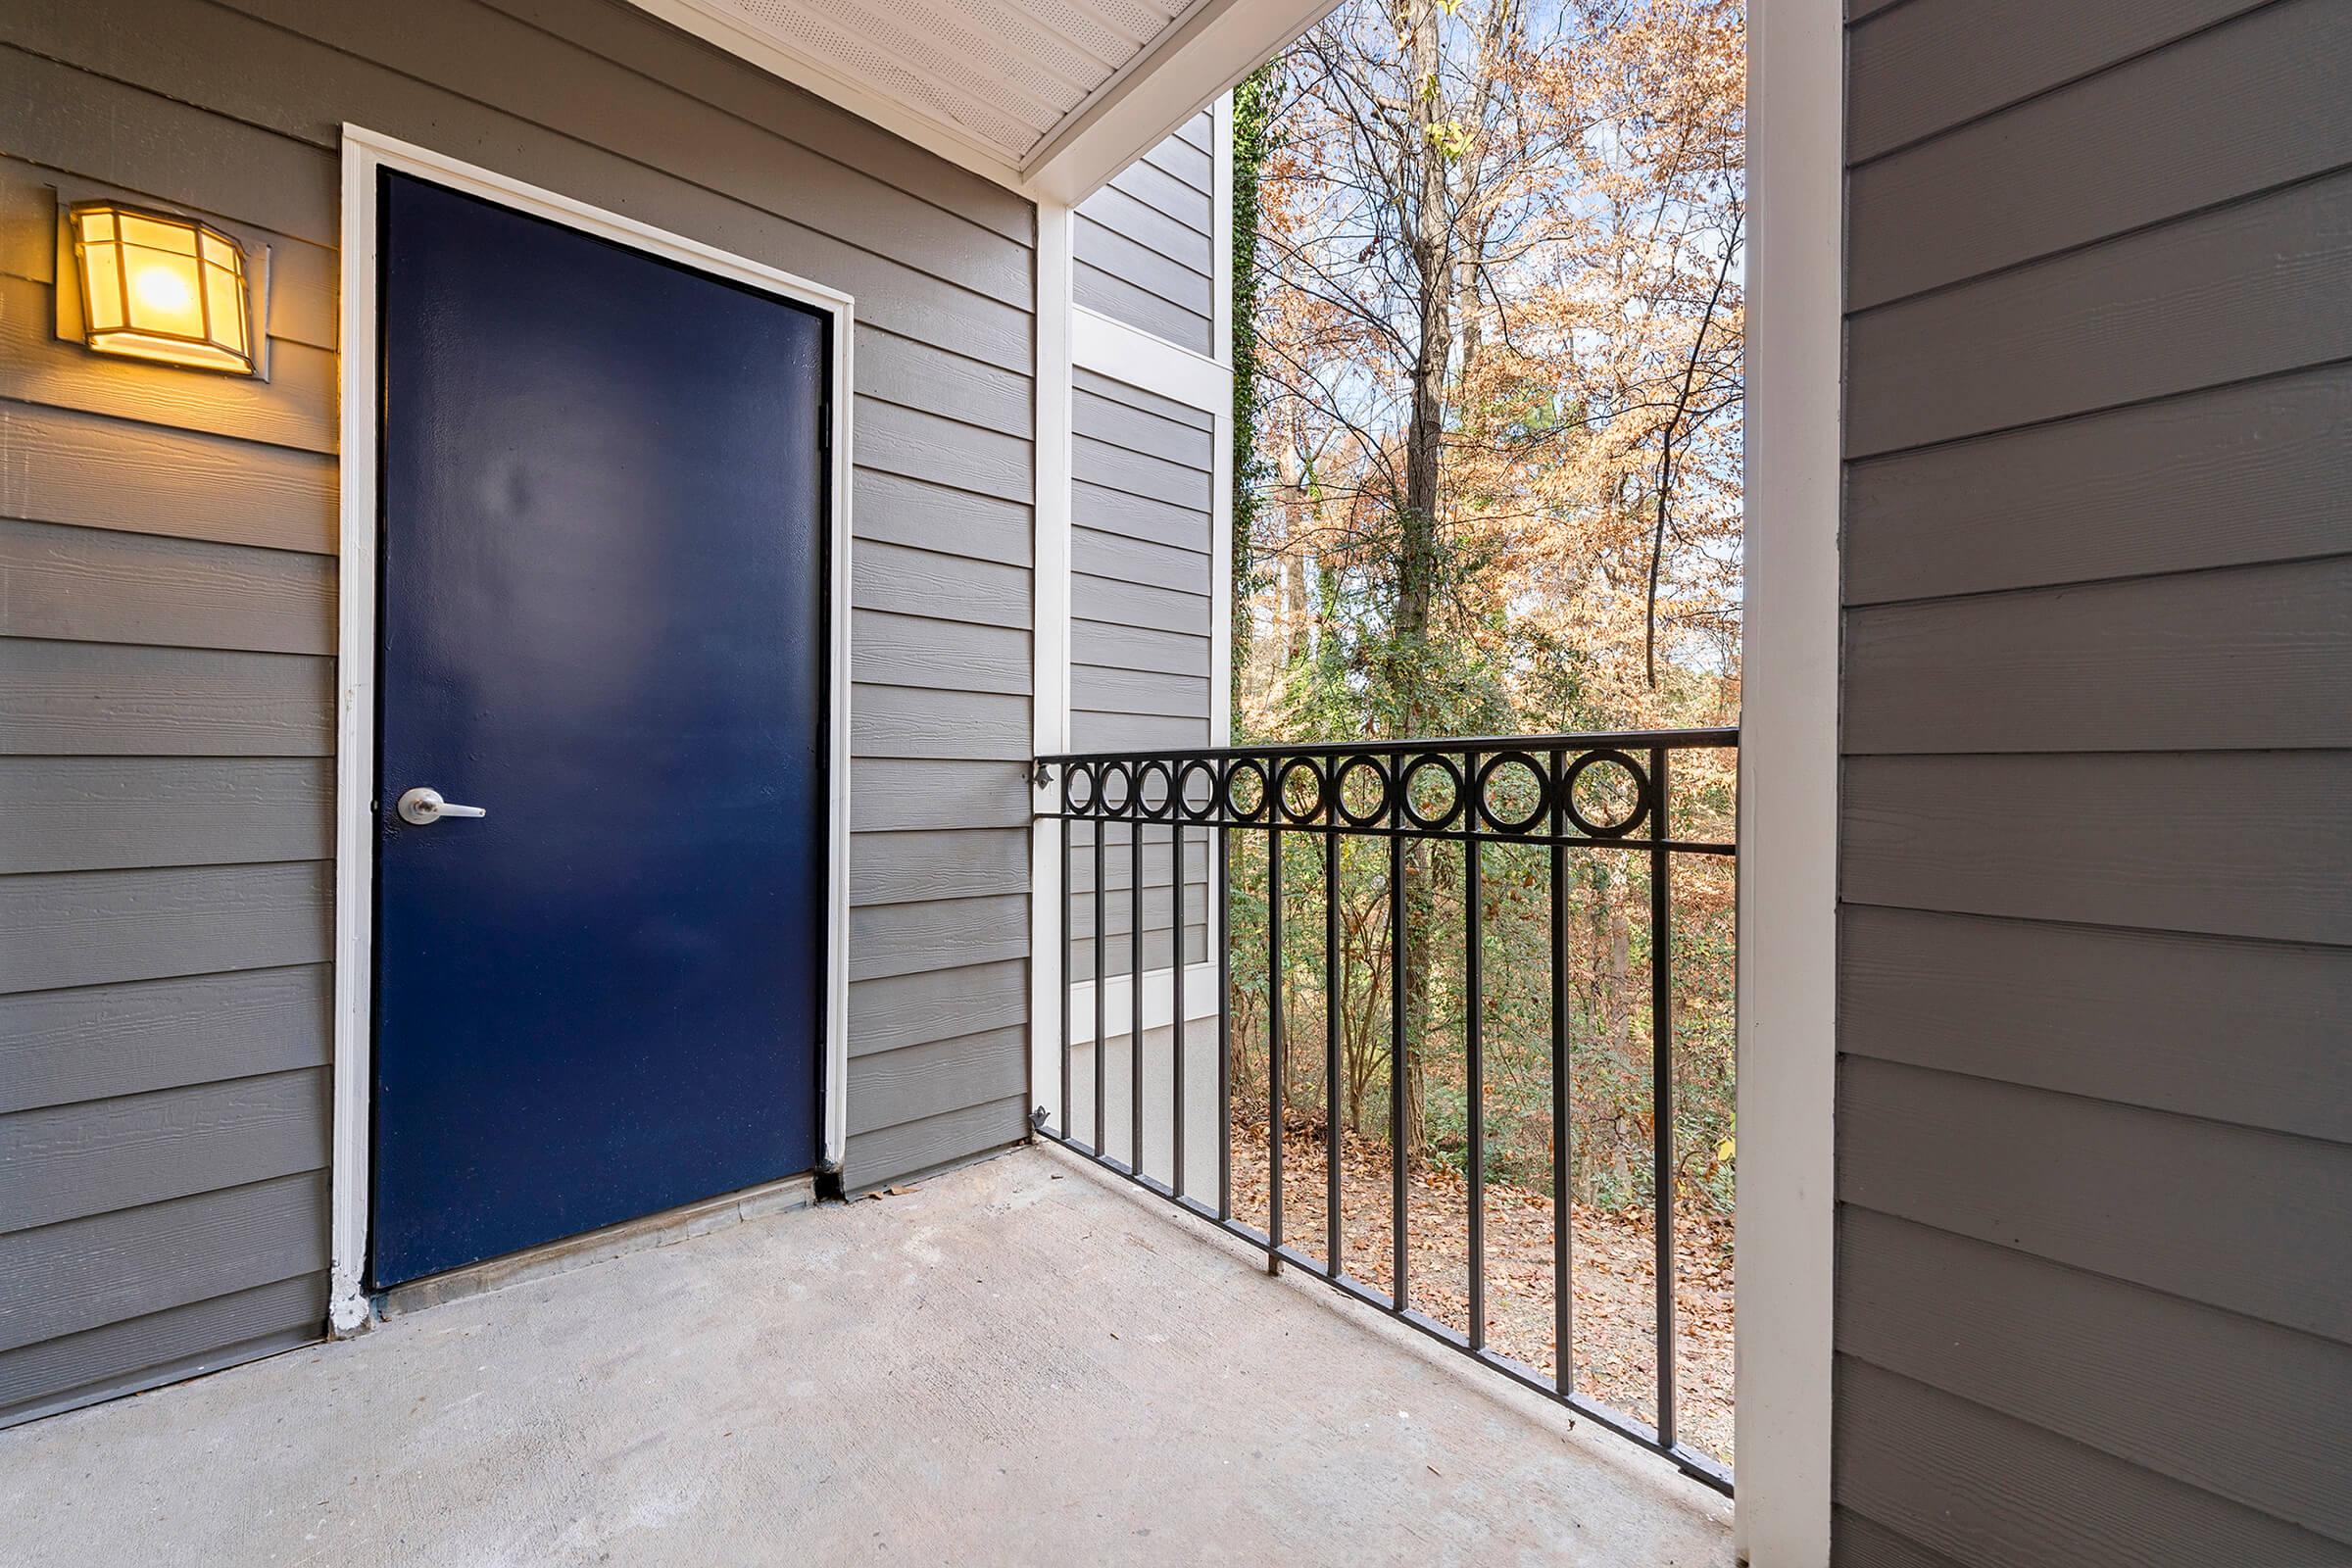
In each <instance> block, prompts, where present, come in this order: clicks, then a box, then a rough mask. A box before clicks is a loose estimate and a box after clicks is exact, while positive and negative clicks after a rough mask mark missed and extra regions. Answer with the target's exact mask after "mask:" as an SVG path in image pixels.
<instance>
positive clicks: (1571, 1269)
mask: <svg viewBox="0 0 2352 1568" xmlns="http://www.w3.org/2000/svg"><path fill="white" fill-rule="evenodd" d="M1567 784H1568V756H1567V754H1566V753H1565V752H1560V751H1554V752H1553V753H1552V754H1551V833H1552V845H1551V1338H1552V1387H1554V1388H1556V1389H1558V1390H1559V1391H1560V1393H1562V1394H1563V1395H1566V1394H1573V1393H1575V1392H1576V1370H1575V1368H1576V1289H1575V1287H1576V1258H1575V1254H1574V1253H1573V1252H1572V1251H1571V1250H1570V1242H1571V1240H1572V1238H1573V1232H1574V1229H1575V1222H1576V1216H1575V1205H1574V1204H1573V1203H1571V1202H1570V1201H1569V1198H1568V1153H1569V1147H1568V1126H1569V1123H1568V1114H1569V1104H1568V1100H1569V1078H1568V1048H1569V1029H1568V978H1569V977H1568V847H1567V846H1566V845H1565V844H1562V843H1560V842H1559V841H1560V839H1561V838H1562V837H1564V836H1565V835H1566V833H1567V831H1568V812H1567V809H1566V795H1565V791H1566V789H1567Z"/></svg>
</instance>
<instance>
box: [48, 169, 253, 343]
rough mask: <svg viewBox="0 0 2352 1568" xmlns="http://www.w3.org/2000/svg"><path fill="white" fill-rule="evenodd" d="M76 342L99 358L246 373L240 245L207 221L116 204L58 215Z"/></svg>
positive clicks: (247, 318) (249, 314) (83, 206)
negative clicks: (74, 289)
mask: <svg viewBox="0 0 2352 1568" xmlns="http://www.w3.org/2000/svg"><path fill="white" fill-rule="evenodd" d="M67 224H68V226H69V227H70V228H71V230H72V232H73V259H74V262H75V264H76V266H77V267H78V269H79V270H80V272H81V309H82V339H81V340H82V341H83V342H84V343H86V344H88V345H89V346H90V347H91V348H93V349H95V350H97V351H98V352H100V353H102V354H126V355H130V356H132V357H134V358H137V359H142V360H161V361H162V362H164V363H165V364H167V365H184V366H191V367H194V368H198V369H206V370H227V371H230V372H232V373H233V374H237V375H251V374H253V373H254V366H253V311H252V306H251V302H250V299H249V290H248V288H247V284H246V275H245V250H244V247H243V246H241V245H239V244H238V243H237V242H236V241H235V240H233V239H231V238H229V237H228V236H227V235H226V234H223V233H221V231H220V230H219V229H217V228H215V227H213V226H212V225H211V224H209V223H200V222H198V221H196V220H194V219H192V218H175V217H173V216H172V215H170V214H168V213H152V212H145V211H142V210H140V209H138V208H135V207H126V206H123V204H121V203H119V202H77V203H75V204H74V205H73V208H71V209H70V210H69V211H68V213H67Z"/></svg>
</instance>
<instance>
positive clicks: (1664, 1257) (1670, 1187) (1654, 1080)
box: [1649, 746, 1675, 1448]
mask: <svg viewBox="0 0 2352 1568" xmlns="http://www.w3.org/2000/svg"><path fill="white" fill-rule="evenodd" d="M1667 788H1668V781H1667V777H1666V749H1665V748H1664V747H1662V746H1653V747H1651V748H1650V752H1649V789H1650V797H1649V798H1650V819H1649V836H1650V840H1651V842H1652V843H1653V844H1654V845H1655V846H1656V848H1653V849H1652V850H1651V851H1650V852H1649V1118H1650V1189H1651V1190H1650V1201H1651V1203H1652V1204H1653V1205H1654V1209H1655V1217H1654V1219H1653V1220H1652V1224H1653V1225H1654V1226H1655V1227H1656V1230H1657V1244H1658V1251H1657V1270H1656V1271H1657V1292H1656V1295H1657V1308H1658V1331H1657V1332H1658V1443H1659V1446H1662V1447H1669V1448H1671V1447H1673V1446H1674V1442H1675V1438H1674V892H1673V886H1672V883H1671V881H1670V877H1671V874H1672V867H1673V863H1674V862H1673V858H1672V856H1671V854H1670V853H1669V852H1668V851H1667V849H1666V848H1665V846H1666V844H1667V843H1668V842H1669V839H1670V837H1671V835H1669V834H1668V832H1667V830H1666V800H1667Z"/></svg>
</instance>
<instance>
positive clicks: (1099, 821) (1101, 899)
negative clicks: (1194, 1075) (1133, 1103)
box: [1092, 767, 1110, 1159]
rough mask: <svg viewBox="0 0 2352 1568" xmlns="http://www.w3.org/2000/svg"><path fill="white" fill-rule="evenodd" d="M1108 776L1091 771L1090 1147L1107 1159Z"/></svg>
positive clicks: (1103, 771)
mask: <svg viewBox="0 0 2352 1568" xmlns="http://www.w3.org/2000/svg"><path fill="white" fill-rule="evenodd" d="M1109 774H1110V769H1109V768H1107V767H1098V768H1096V769H1095V808H1096V809H1095V823H1094V827H1095V891H1094V907H1093V910H1092V913H1093V916H1094V930H1095V1125H1094V1146H1095V1153H1096V1154H1097V1155H1098V1156H1100V1157H1102V1158H1104V1159H1107V1158H1109V1157H1110V1135H1109V1133H1108V1131H1107V1130H1106V1129H1107V1128H1108V1126H1109V1123H1108V1121H1107V1119H1106V1118H1107V1117H1108V1116H1109V1114H1110V1103H1109V1100H1108V1098H1107V1093H1108V1092H1107V1090H1106V1089H1105V1087H1104V1086H1105V1085H1106V1084H1108V1083H1109V1081H1110V1042H1109V1041H1108V1040H1107V1039H1105V1038H1104V1036H1105V1035H1106V1034H1107V1033H1108V1031H1109V1028H1110V1007H1109V1004H1110V995H1109V993H1110V980H1109V977H1108V975H1106V974H1105V973H1104V970H1103V952H1104V950H1105V949H1106V948H1108V947H1109V946H1110V940H1109V937H1108V936H1107V935H1106V933H1105V931H1104V927H1106V926H1108V925H1109V924H1110V920H1109V917H1108V915H1107V914H1106V913H1105V911H1106V910H1107V909H1108V908H1109V907H1110V896H1109V894H1108V892H1107V891H1106V890H1105V889H1104V887H1103V830H1104V828H1105V826H1106V825H1107V823H1108V822H1109V820H1110V816H1109V813H1108V812H1107V811H1105V810H1103V781H1104V780H1105V779H1106V778H1107V777H1108V776H1109Z"/></svg>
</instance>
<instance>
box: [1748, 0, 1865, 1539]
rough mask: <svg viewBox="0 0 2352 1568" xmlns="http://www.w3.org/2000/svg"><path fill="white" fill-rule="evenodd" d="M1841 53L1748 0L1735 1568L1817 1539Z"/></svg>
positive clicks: (1823, 1388) (1827, 1406)
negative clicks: (1742, 1561)
mask: <svg viewBox="0 0 2352 1568" xmlns="http://www.w3.org/2000/svg"><path fill="white" fill-rule="evenodd" d="M1843 45H1844V39H1843V28H1842V24H1841V21H1840V16H1839V6H1838V0H1755V4H1754V5H1753V6H1752V7H1751V9H1750V11H1749V14H1748V179H1749V202H1750V211H1751V213H1752V226H1751V229H1750V235H1751V238H1750V242H1749V248H1748V255H1747V282H1748V295H1747V303H1748V312H1747V322H1748V335H1747V435H1746V443H1747V451H1746V475H1745V483H1746V514H1747V515H1746V547H1745V548H1746V599H1745V604H1746V611H1745V632H1744V635H1745V649H1744V657H1743V663H1744V668H1743V670H1742V678H1741V686H1742V692H1743V711H1742V713H1741V715H1740V939H1739V961H1740V981H1739V986H1740V1000H1739V1030H1740V1045H1739V1050H1740V1064H1739V1065H1740V1093H1739V1101H1740V1103H1739V1116H1740V1167H1739V1168H1740V1177H1739V1182H1740V1186H1739V1205H1738V1214H1739V1252H1740V1270H1739V1285H1738V1303H1737V1304H1738V1324H1739V1327H1738V1334H1737V1342H1736V1343H1737V1349H1736V1354H1737V1378H1738V1388H1739V1404H1738V1413H1737V1416H1736V1420H1737V1423H1738V1427H1737V1437H1738V1441H1737V1444H1736V1447H1737V1449H1738V1466H1739V1497H1738V1504H1737V1521H1738V1522H1737V1525H1736V1534H1737V1540H1738V1544H1739V1548H1740V1554H1741V1556H1742V1557H1743V1558H1745V1559H1746V1560H1747V1561H1748V1562H1749V1563H1751V1564H1752V1565H1753V1568H1820V1565H1822V1564H1824V1563H1826V1562H1828V1560H1829V1552H1830V1495H1831V1494H1830V1476H1831V1463H1830V1441H1831V1437H1830V1433H1831V1403H1830V1377H1831V1363H1832V1346H1833V1340H1832V1312H1833V1310H1834V1286H1835V1279H1834V1270H1835V1267H1836V1225H1837V1208H1836V1204H1837V1193H1836V1180H1837V1165H1836V1160H1835V1158H1834V1149H1833V1137H1834V1133H1835V1127H1834V1116H1835V1111H1836V1104H1837V1076H1838V1045H1837V1001H1838V992H1837V986H1838V973H1837V955H1838V488H1839V487H1838V449H1839V431H1840V420H1841V407H1840V405H1841V396H1842V390H1843V388H1842V379H1843V377H1842V369H1843V367H1842V355H1841V347H1840V345H1841V332H1840V310H1841V304H1842V298H1843V261H1844V257H1843V238H1844V236H1843V223H1842V216H1843V214H1842V195H1843V189H1844V176H1843V171H1842V168H1841V158H1842V151H1843V136H1842V120H1843V107H1842V106H1843V100H1844V93H1843V69H1844V47H1843Z"/></svg>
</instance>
